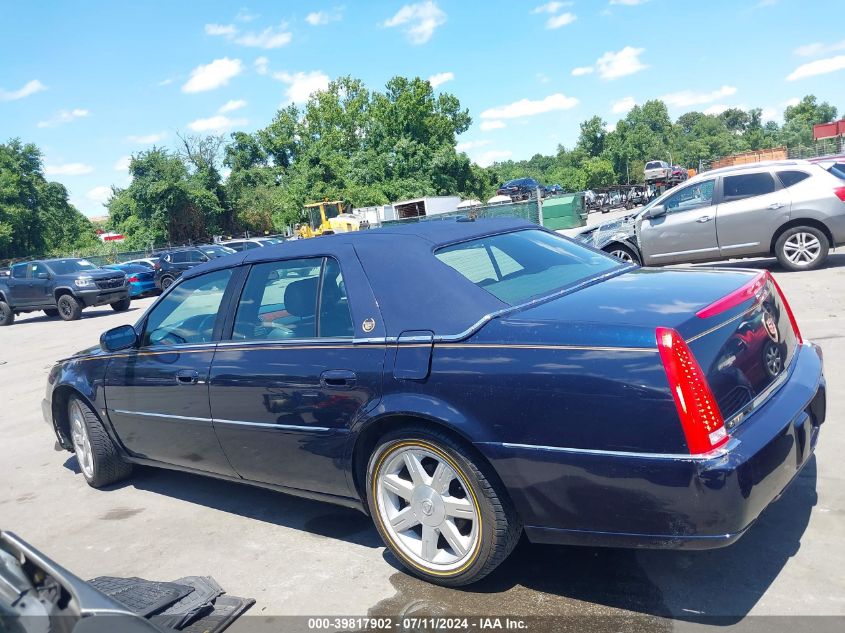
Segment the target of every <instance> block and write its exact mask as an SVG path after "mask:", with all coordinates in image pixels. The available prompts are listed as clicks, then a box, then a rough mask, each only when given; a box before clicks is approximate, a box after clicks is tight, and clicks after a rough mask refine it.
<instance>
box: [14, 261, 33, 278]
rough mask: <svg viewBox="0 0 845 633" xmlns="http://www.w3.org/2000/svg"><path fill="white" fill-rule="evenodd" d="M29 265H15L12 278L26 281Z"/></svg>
mask: <svg viewBox="0 0 845 633" xmlns="http://www.w3.org/2000/svg"><path fill="white" fill-rule="evenodd" d="M28 268H29V264H15V265H14V266H12V277H14V278H15V279H26V271H27V269H28Z"/></svg>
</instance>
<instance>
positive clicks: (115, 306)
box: [110, 298, 132, 312]
mask: <svg viewBox="0 0 845 633" xmlns="http://www.w3.org/2000/svg"><path fill="white" fill-rule="evenodd" d="M110 305H111V309H112V310H114V311H115V312H126V311H127V310H128V309H129V306H130V305H132V299H129V298H127V299H123V300H122V301H115V302H114V303H112V304H110Z"/></svg>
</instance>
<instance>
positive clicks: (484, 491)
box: [367, 428, 522, 587]
mask: <svg viewBox="0 0 845 633" xmlns="http://www.w3.org/2000/svg"><path fill="white" fill-rule="evenodd" d="M476 461H477V460H475V458H474V457H472V456H471V455H470V454H469V453H468V452H467V451H466V449H464V448H462V447H461V446H460V445H459V444H458V443H457V442H455V441H454V440H452V439H451V438H450V437H449V436H447V435H443V434H440V433H436V432H433V431H429V430H424V429H421V428H409V429H403V430H399V431H396V432H393V433H390V434H388V435H387V436H385V437H384V439H383V440H382V441H381V442H380V443H379V445H378V447H377V448H376V450H375V452H374V453H373V455H372V457H371V458H370V462H369V465H368V468H367V502H368V504H369V508H370V514H371V516H372V517H373V521H374V522H375V524H376V528H377V529H378V531H379V534H380V535H381V537H382V539H383V540H384V542H385V544H386V545H387V547H388V548H389V549H390V550H391V552H393V554H394V555H395V556H396V557H397V558H398V559H399V561H400V562H402V564H403V565H404V566H405V567H406V568H407V569H408V570H409V571H410V572H411V573H412V574H414V575H416V576H418V577H420V578H423V579H424V580H428V581H430V582H433V583H436V584H439V585H445V586H450V587H458V586H462V585H467V584H470V583H473V582H476V581H478V580H480V579H481V578H483V577H484V576H486V575H487V574H489V573H490V572H491V571H493V570H494V569H495V568H496V567H497V566H498V565H499V564H500V563H501V562H502V561H504V560H505V558H507V556H508V554H510V553H511V551H512V550H513V548H514V546H515V545H516V543H517V541H518V540H519V536H520V534H521V533H522V525H521V523H520V521H519V517H518V516H517V514H516V512H515V510H514V509H513V506H512V505H511V502H510V499H509V498H508V497H507V495H506V494H505V493H504V492H503V491H502V490H501V489H500V486H499V484H498V483H496V482H495V481H494V480H493V478H492V477H489V476H488V475H486V474H485V472H484V470H485V469H483V468H482V467H481V464H478V463H476Z"/></svg>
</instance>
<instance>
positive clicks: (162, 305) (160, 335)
mask: <svg viewBox="0 0 845 633" xmlns="http://www.w3.org/2000/svg"><path fill="white" fill-rule="evenodd" d="M231 276H232V271H231V270H229V269H225V270H215V271H214V272H210V273H206V274H205V275H200V276H199V277H194V278H193V279H186V280H185V281H183V282H182V283H180V284H179V285H178V286H176V288H174V289H173V290H171V291H170V293H168V294H167V296H166V297H164V298H163V299H162V300H161V301H160V302H159V303H158V304H157V305H156V306H155V308H153V309H152V311H151V312H150V314H149V315H148V316H147V323H146V326H145V327H144V336H143V337H142V339H141V340H142V345H184V344H186V343H193V344H196V343H210V342H211V341H212V336H213V332H214V324H215V322H216V320H217V312H218V310H219V309H220V303H221V302H222V301H223V293H224V292H225V290H226V285H227V284H228V283H229V279H230V278H231Z"/></svg>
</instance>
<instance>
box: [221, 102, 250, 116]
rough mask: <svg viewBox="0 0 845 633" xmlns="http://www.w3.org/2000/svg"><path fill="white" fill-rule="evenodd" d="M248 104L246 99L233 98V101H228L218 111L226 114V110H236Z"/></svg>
mask: <svg viewBox="0 0 845 633" xmlns="http://www.w3.org/2000/svg"><path fill="white" fill-rule="evenodd" d="M245 105H246V101H244V100H243V99H232V100H231V101H227V102H226V103H224V104H223V105H222V106H220V109H219V110H218V112H219V113H220V114H225V113H226V112H234V111H235V110H240V109H241V108H243V107H244V106H245Z"/></svg>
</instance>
